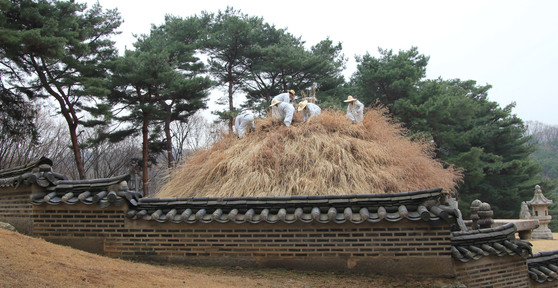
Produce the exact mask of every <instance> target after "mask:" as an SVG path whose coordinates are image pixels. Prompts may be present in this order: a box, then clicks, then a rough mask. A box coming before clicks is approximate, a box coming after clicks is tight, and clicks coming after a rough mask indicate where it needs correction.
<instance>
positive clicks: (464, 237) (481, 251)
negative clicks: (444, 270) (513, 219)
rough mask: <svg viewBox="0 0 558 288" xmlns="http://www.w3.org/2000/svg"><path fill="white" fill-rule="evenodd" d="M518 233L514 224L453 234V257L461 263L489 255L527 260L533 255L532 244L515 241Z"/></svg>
mask: <svg viewBox="0 0 558 288" xmlns="http://www.w3.org/2000/svg"><path fill="white" fill-rule="evenodd" d="M516 232H517V229H516V228H515V225H514V224H513V223H507V224H504V225H502V226H498V227H494V228H485V229H478V230H472V231H457V232H452V237H451V244H452V248H451V250H452V251H451V252H452V256H453V257H454V258H455V259H457V260H459V261H461V262H469V261H471V260H478V259H480V258H482V257H485V256H489V255H495V256H508V255H520V256H521V257H524V258H527V257H529V255H531V254H532V251H531V243H529V242H527V241H523V240H519V239H515V233H516Z"/></svg>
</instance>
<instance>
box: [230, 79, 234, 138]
mask: <svg viewBox="0 0 558 288" xmlns="http://www.w3.org/2000/svg"><path fill="white" fill-rule="evenodd" d="M232 78H233V76H232V69H231V68H229V79H231V80H229V111H230V112H232V111H233V110H234V105H233V81H232ZM232 131H233V124H232V119H229V132H230V134H232Z"/></svg>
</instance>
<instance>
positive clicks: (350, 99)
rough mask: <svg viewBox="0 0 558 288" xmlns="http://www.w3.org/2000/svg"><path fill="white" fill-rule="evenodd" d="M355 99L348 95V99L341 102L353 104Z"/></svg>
mask: <svg viewBox="0 0 558 288" xmlns="http://www.w3.org/2000/svg"><path fill="white" fill-rule="evenodd" d="M356 100H357V99H355V98H353V96H351V95H349V97H347V100H345V101H343V102H353V101H356Z"/></svg>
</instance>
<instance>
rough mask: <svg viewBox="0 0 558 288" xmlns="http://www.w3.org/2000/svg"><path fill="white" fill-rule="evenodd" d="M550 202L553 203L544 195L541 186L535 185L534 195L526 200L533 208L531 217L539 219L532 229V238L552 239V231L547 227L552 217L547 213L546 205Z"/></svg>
mask: <svg viewBox="0 0 558 288" xmlns="http://www.w3.org/2000/svg"><path fill="white" fill-rule="evenodd" d="M552 203H554V202H553V201H552V200H550V199H547V198H546V197H544V195H543V193H542V190H541V186H539V185H537V186H535V196H533V199H531V201H527V202H526V204H527V205H528V206H530V207H531V208H532V209H533V212H532V213H530V214H531V218H532V219H537V220H539V227H538V228H536V229H534V230H533V233H532V235H531V237H532V239H553V237H552V231H550V228H548V224H549V223H550V220H551V219H552V216H551V215H550V213H548V206H549V205H551V204H552Z"/></svg>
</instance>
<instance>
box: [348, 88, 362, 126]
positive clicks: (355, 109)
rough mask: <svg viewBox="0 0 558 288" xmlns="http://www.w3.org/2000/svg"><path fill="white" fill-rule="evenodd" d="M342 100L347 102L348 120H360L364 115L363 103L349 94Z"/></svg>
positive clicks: (355, 121) (356, 121)
mask: <svg viewBox="0 0 558 288" xmlns="http://www.w3.org/2000/svg"><path fill="white" fill-rule="evenodd" d="M344 102H348V103H349V105H348V106H347V118H349V120H351V121H352V122H353V123H359V122H361V121H362V118H363V117H364V105H363V104H362V103H361V102H360V101H358V100H357V99H355V98H353V96H350V95H349V97H347V100H345V101H344Z"/></svg>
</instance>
